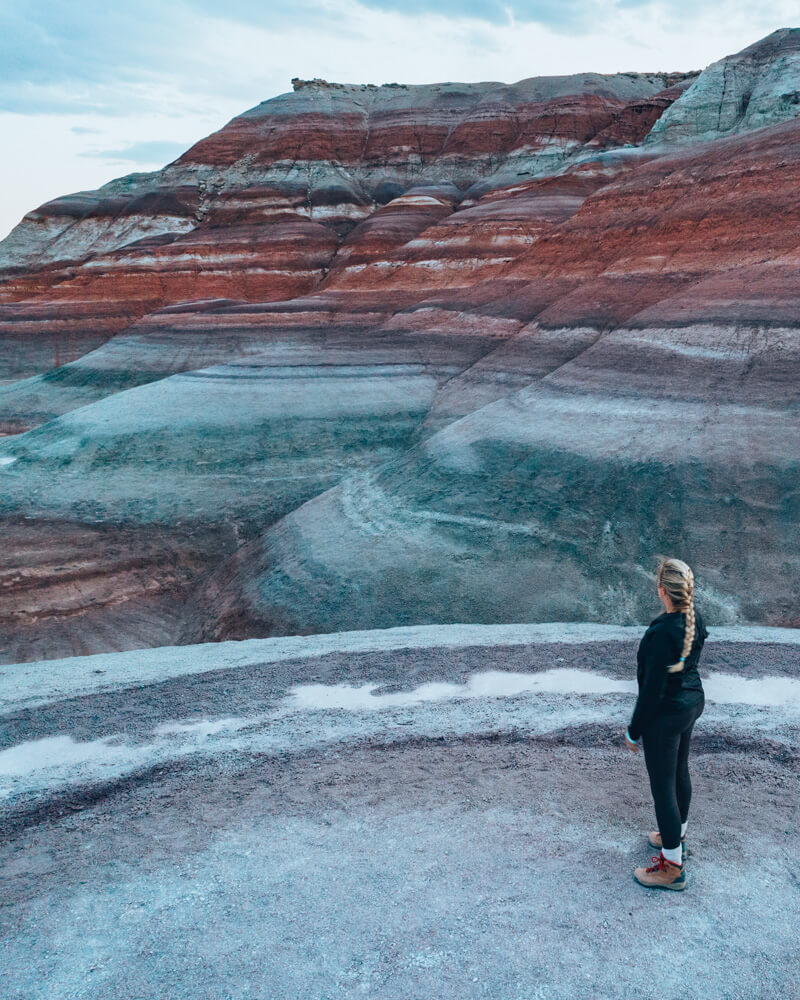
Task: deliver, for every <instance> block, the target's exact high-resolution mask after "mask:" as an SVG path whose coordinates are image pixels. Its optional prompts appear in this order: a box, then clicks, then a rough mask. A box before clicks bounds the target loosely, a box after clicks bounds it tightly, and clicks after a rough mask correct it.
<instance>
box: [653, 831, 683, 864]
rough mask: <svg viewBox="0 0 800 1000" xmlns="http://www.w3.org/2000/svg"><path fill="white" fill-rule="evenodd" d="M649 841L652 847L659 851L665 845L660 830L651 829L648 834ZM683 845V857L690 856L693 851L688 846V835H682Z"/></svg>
mask: <svg viewBox="0 0 800 1000" xmlns="http://www.w3.org/2000/svg"><path fill="white" fill-rule="evenodd" d="M647 843H648V844H649V845H650V846H651V847H655V848H656V850H657V851H660V850H661V848H662V847H663V846H664V845H663V844H662V843H661V834H660V833H659V832H658V830H651V831H650V833H649V834H648V836H647ZM681 847H682V848H683V857H684V858H688V857H689V855H690V854H691V853H692V852H691V851H690V850H689V848H688V847H687V846H686V837H681Z"/></svg>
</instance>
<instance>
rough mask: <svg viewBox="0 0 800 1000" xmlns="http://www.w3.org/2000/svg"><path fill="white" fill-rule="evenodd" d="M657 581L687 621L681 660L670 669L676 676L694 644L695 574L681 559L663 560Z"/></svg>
mask: <svg viewBox="0 0 800 1000" xmlns="http://www.w3.org/2000/svg"><path fill="white" fill-rule="evenodd" d="M657 581H658V586H659V587H663V588H664V590H665V591H666V592H667V596H668V597H669V599H670V600H671V601H672V603H673V605H674V607H675V610H676V611H682V612H683V613H684V615H685V619H686V624H685V628H684V632H683V649H682V650H681V656H680V659H679V660H678V662H677V663H673V664H672V666H671V667H669V668H668V670H669V673H671V674H675V673H679V672H680V671H681V670H683V668H684V665H685V663H686V657H687V656H688V655H689V652H690V650H691V648H692V643H693V642H694V632H695V617H694V573H692V571H691V569H690V568H689V566H688V565H687V564H686V563H685V562H683V561H682V560H681V559H662V560H661V563H660V565H659V567H658V576H657Z"/></svg>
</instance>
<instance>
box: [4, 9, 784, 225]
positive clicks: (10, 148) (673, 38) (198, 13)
mask: <svg viewBox="0 0 800 1000" xmlns="http://www.w3.org/2000/svg"><path fill="white" fill-rule="evenodd" d="M798 14H800V10H799V9H798V4H797V0H769V2H762V0H671V2H668V3H667V2H659V0H505V2H503V0H290V2H287V0H282V2H280V3H278V2H273V0H260V2H259V0H224V2H220V0H213V2H212V0H166V2H165V0H116V3H109V2H108V0H0V130H2V131H1V132H0V134H2V135H3V137H4V148H5V151H6V152H5V155H4V156H3V157H2V160H0V190H2V191H3V197H2V200H1V201H0V239H1V238H3V237H4V236H5V235H6V234H7V233H8V232H9V231H10V229H11V228H12V227H13V226H14V225H16V223H17V222H18V221H19V220H20V219H21V217H22V216H23V215H24V214H25V212H27V211H30V210H31V209H33V208H35V207H37V206H38V205H40V204H42V203H44V202H45V201H48V200H50V199H51V198H55V197H57V196H58V195H62V194H68V193H70V192H73V191H82V190H90V189H92V188H96V187H98V186H99V185H101V184H103V183H105V182H106V181H109V180H111V179H112V178H114V177H119V176H121V175H123V174H127V173H131V172H133V171H139V170H154V169H157V168H158V167H161V166H163V165H164V164H166V163H168V162H169V161H171V160H173V159H174V158H175V157H177V156H178V155H179V154H180V153H181V152H182V151H183V150H185V149H187V148H188V147H189V146H190V145H192V143H194V142H196V141H197V140H198V139H200V138H202V137H203V136H205V135H208V133H209V132H213V131H215V130H216V129H218V128H220V127H222V126H223V125H224V124H225V123H226V122H227V121H229V120H230V119H231V118H233V117H234V116H235V115H237V114H239V113H240V112H242V111H244V110H246V109H247V108H250V107H253V106H254V105H256V104H258V103H260V102H261V101H264V100H267V99H268V98H270V97H274V96H276V95H278V94H282V93H286V92H287V91H289V90H291V89H292V88H291V82H290V81H291V79H292V77H296V76H299V77H301V78H304V79H310V78H313V77H322V78H323V79H326V80H331V81H336V82H340V83H376V84H381V83H391V82H398V83H433V82H440V81H445V80H453V81H467V82H469V81H479V80H502V81H504V82H506V83H511V82H514V81H515V80H521V79H524V78H525V77H530V76H543V75H549V74H563V73H578V72H585V71H595V72H601V73H614V72H619V71H627V70H639V71H657V70H666V71H668V70H683V71H687V70H695V69H702V68H704V67H705V66H707V65H709V64H710V63H712V62H715V61H716V60H717V59H720V58H722V57H723V56H725V55H728V54H730V53H732V52H737V51H739V50H740V49H742V48H744V47H745V46H747V45H749V44H751V43H752V42H754V41H757V40H758V39H759V38H762V37H763V36H764V35H767V34H769V33H770V32H771V31H774V30H775V29H777V28H781V27H790V26H792V27H794V26H797V22H798V21H800V17H799V16H798Z"/></svg>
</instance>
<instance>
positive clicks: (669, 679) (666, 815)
mask: <svg viewBox="0 0 800 1000" xmlns="http://www.w3.org/2000/svg"><path fill="white" fill-rule="evenodd" d="M656 584H657V587H658V596H659V597H660V598H661V603H662V604H663V605H664V608H665V610H664V613H663V614H660V615H659V616H658V618H654V619H653V621H652V622H650V627H649V628H648V629H647V631H646V632H645V634H644V636H643V637H642V641H641V643H640V644H639V652H638V654H637V664H638V666H637V672H636V675H637V680H638V682H639V697H638V698H637V700H636V707H635V709H634V711H633V716H632V718H631V721H630V725H629V726H628V731H627V732H626V733H625V742H626V744H627V746H628V748H629V749H630V750H631V751H632V752H633V753H638V752H639V743H640V741H641V743H642V744H643V746H644V759H645V763H646V764H647V773H648V774H649V776H650V790H651V792H652V793H653V803H654V805H655V810H656V819H657V820H658V830H657V831H654V832H653V833H651V834H650V836H649V838H648V839H649V842H650V845H651V846H652V847H660V848H661V853H660V855H659V856H658V857H657V858H656V857H654V858H652V861H653V862H655V863H654V864H653V865H652V866H651V867H650V868H637V869H636V871H635V872H634V873H633V874H634V878H635V879H636V880H637V882H639V883H641V885H644V886H647V887H648V888H653V889H683V888H685V886H686V872H685V869H684V857H683V849H684V846H685V843H686V824H687V819H688V816H689V803H690V801H691V798H692V783H691V781H690V779H689V767H688V761H689V742H690V740H691V738H692V729H693V728H694V724H695V722H696V721H697V719H698V718H699V717H700V715H701V714H702V712H703V708H704V707H705V695H704V693H703V685H702V683H701V681H700V675H699V674H698V672H697V661H698V660H699V659H700V651H701V650H702V648H703V643H704V642H705V640H706V636H707V635H708V630H707V629H706V627H705V625H704V623H703V619H702V618H701V617H700V615H699V614H697V613H696V611H695V608H694V574H693V573H692V571H691V569H690V568H689V567H688V566H687V565H686V563H685V562H682V561H681V560H680V559H664V560H663V561H662V562H661V564H660V566H659V567H658V575H657V578H656Z"/></svg>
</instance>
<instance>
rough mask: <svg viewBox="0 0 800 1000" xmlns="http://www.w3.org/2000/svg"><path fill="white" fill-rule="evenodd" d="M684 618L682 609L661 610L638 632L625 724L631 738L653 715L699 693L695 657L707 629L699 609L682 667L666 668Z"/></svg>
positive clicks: (679, 644) (676, 652)
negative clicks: (633, 695)
mask: <svg viewBox="0 0 800 1000" xmlns="http://www.w3.org/2000/svg"><path fill="white" fill-rule="evenodd" d="M685 622H686V619H685V616H684V614H683V612H682V611H672V612H664V614H661V615H659V616H658V618H654V619H653V620H652V621H651V622H650V625H649V627H648V629H647V631H646V632H645V634H644V635H643V636H642V641H641V642H640V643H639V651H638V653H637V654H636V662H637V669H636V679H637V681H638V682H639V697H638V698H637V699H636V707H635V708H634V710H633V716H632V717H631V722H630V725H629V726H628V735H629V736H630V738H631V739H632V740H638V739H639V737H640V736H641V735H642V734H643V733H645V732H647V729H648V727H649V726H650V725H651V723H652V722H653V720H654V719H655V718H656V716H657V715H660V714H661V713H662V712H670V711H676V710H679V709H682V708H688V707H689V706H690V705H692V704H694V702H695V701H696V700H697V699H698V697H699V696H700V695H701V694H703V684H702V681H701V680H700V674H699V673H698V672H697V661H698V660H699V659H700V651H701V650H702V648H703V643H704V642H705V641H706V637H707V636H708V629H707V628H706V626H705V623H704V622H703V619H702V616H701V615H700V614H699V612H697V611H695V630H694V642H693V643H692V648H691V650H690V651H689V655H688V656H687V657H686V662H685V663H684V665H683V670H681V671H678V672H676V673H673V674H671V673H669V672H668V670H667V668H668V667H671V666H672V664H673V663H677V662H678V660H679V658H680V655H681V651H682V650H683V631H684V627H685Z"/></svg>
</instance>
